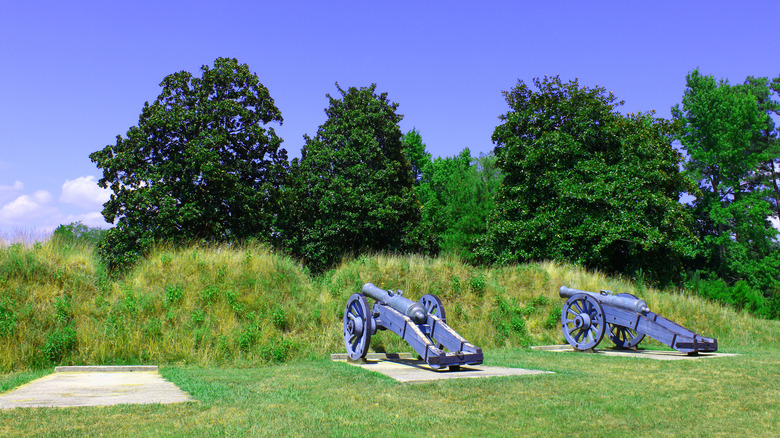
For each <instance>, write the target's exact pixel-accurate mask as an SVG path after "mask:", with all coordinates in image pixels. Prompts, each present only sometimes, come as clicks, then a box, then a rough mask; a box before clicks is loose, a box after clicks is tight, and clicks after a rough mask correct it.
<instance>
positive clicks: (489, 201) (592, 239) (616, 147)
mask: <svg viewBox="0 0 780 438" xmlns="http://www.w3.org/2000/svg"><path fill="white" fill-rule="evenodd" d="M687 79H688V82H687V88H686V90H685V91H684V97H683V102H682V106H677V107H675V108H674V109H673V119H672V120H664V119H661V118H657V117H655V116H654V114H653V113H652V112H650V113H639V114H628V115H623V114H621V113H620V112H619V111H618V107H619V106H620V105H621V104H622V102H621V101H618V100H617V98H616V97H615V96H613V95H612V93H608V92H607V91H606V90H605V89H604V88H599V87H596V88H589V87H582V86H580V85H579V84H578V83H577V81H576V80H574V81H570V82H562V81H561V80H560V79H559V78H558V77H545V78H541V79H534V80H533V82H532V83H530V84H526V83H525V82H523V81H519V82H518V83H517V85H516V86H515V87H514V88H513V89H512V90H510V91H508V92H505V93H504V94H505V97H506V101H507V104H508V106H509V109H508V111H507V112H506V113H505V114H503V115H501V116H500V122H501V123H500V124H499V126H497V127H496V129H495V131H494V133H493V136H492V141H493V143H494V144H495V150H494V152H493V153H491V154H489V155H482V156H479V157H474V156H472V155H471V153H470V151H469V150H468V149H465V150H464V151H462V152H461V153H460V154H458V155H456V156H454V157H446V158H436V159H432V157H431V155H430V154H429V153H428V152H427V150H426V147H425V144H424V143H423V140H422V136H421V134H420V132H418V131H417V130H412V131H410V132H407V133H402V132H401V129H400V127H399V122H400V121H401V119H402V117H403V116H401V115H400V114H398V113H397V107H398V104H397V103H394V102H392V101H390V100H389V99H388V96H387V93H378V92H377V90H376V85H372V86H370V87H363V88H355V87H350V88H346V89H344V88H341V87H340V86H339V85H338V84H337V85H336V88H337V91H338V94H337V95H336V96H331V95H328V98H329V106H328V107H327V108H326V109H325V112H326V115H327V120H326V121H325V122H324V123H323V124H322V125H321V126H320V127H319V128H318V129H317V131H316V133H315V134H314V136H313V137H310V136H308V135H307V136H304V140H305V143H304V145H303V147H302V150H301V157H300V158H299V159H294V160H292V161H289V160H288V157H287V153H286V151H285V150H284V148H282V147H281V143H282V139H281V138H279V137H278V135H277V134H276V132H275V131H274V127H273V126H274V125H275V124H276V123H279V124H281V123H282V122H283V118H282V115H281V113H280V111H279V110H278V108H276V106H275V105H274V101H273V99H272V98H271V96H270V93H269V91H268V90H267V89H266V88H265V87H264V86H263V85H262V84H261V83H260V81H259V79H258V77H257V75H256V74H254V73H252V72H251V71H250V70H249V67H248V66H247V65H246V64H239V63H238V61H237V60H235V59H227V58H219V59H217V60H216V61H215V63H214V66H213V67H210V66H203V67H202V74H201V77H195V76H193V75H192V74H190V73H188V72H184V71H183V72H179V73H175V74H172V75H169V76H167V77H166V78H165V79H164V80H163V82H162V84H161V87H162V88H163V91H162V92H161V94H160V95H159V96H158V98H157V100H156V101H154V102H153V103H151V104H150V103H148V102H147V103H146V104H145V105H144V107H143V110H142V112H141V115H140V119H139V123H138V125H137V126H133V127H131V128H130V129H129V131H128V132H127V134H126V135H125V136H117V141H116V144H113V145H108V146H106V147H105V148H104V149H102V150H99V151H97V152H94V153H93V154H91V155H90V158H91V159H92V160H93V161H94V162H95V163H96V164H97V166H98V167H99V168H100V169H102V170H103V178H101V180H100V182H99V183H100V185H101V186H103V187H105V188H110V189H111V190H112V191H113V194H112V196H111V198H110V200H109V201H108V202H107V203H106V204H105V206H104V210H103V215H104V217H105V219H106V220H107V221H108V222H111V223H115V224H116V226H115V227H114V228H112V229H110V230H107V231H106V232H105V233H104V234H103V235H102V236H101V237H100V239H99V240H98V253H99V255H100V257H101V259H102V260H103V262H104V263H105V264H106V266H107V267H108V269H109V270H112V271H122V270H124V269H127V268H128V267H130V266H132V265H133V264H134V263H135V262H136V261H137V260H138V258H139V257H142V256H143V255H144V254H145V253H146V252H147V251H148V250H149V249H150V248H152V246H153V245H154V244H155V243H158V242H176V243H183V244H187V243H192V242H200V241H207V242H243V241H247V240H255V241H261V242H265V243H267V244H269V245H271V246H272V247H274V248H276V249H278V250H280V251H284V252H286V253H288V254H290V255H292V256H294V257H296V258H297V259H299V260H301V261H302V262H303V263H304V264H305V265H306V266H307V267H308V268H309V269H310V271H312V272H314V273H318V272H322V271H324V270H326V269H328V268H330V267H332V266H334V264H336V263H338V262H339V261H340V260H341V259H342V257H344V256H349V255H353V256H356V255H359V254H362V253H366V252H388V253H421V254H428V255H436V254H439V253H454V254H458V255H459V256H460V257H462V258H463V259H464V260H467V261H468V262H470V263H473V264H496V263H516V262H525V261H534V260H558V261H568V262H573V263H576V264H578V265H581V266H584V267H587V268H590V269H599V270H602V271H605V272H608V273H611V274H619V275H623V276H626V277H629V278H635V279H637V280H640V281H645V282H652V283H656V284H662V285H668V284H674V285H678V286H687V287H689V288H690V289H692V290H695V291H697V292H698V293H700V294H702V295H705V296H708V297H710V298H713V299H717V300H721V301H724V302H728V303H731V304H733V305H735V306H737V307H740V308H746V309H748V310H750V311H752V312H754V313H756V314H759V315H762V316H765V317H772V318H778V317H780V274H779V273H778V272H780V270H779V269H778V268H780V249H779V248H778V242H777V230H776V229H775V228H774V227H773V226H772V225H771V223H770V219H771V217H772V216H777V214H778V204H779V202H778V200H779V199H780V191H779V190H778V170H780V152H779V151H778V149H779V146H778V139H777V130H776V129H775V126H774V123H773V120H772V117H771V115H772V114H777V113H778V111H780V104H778V101H777V100H776V96H777V95H778V94H780V78H777V79H774V80H769V79H768V78H748V79H747V80H746V81H745V84H744V85H734V86H732V85H730V84H728V83H727V82H725V81H720V82H718V81H716V80H715V79H714V78H713V77H711V76H704V75H702V74H700V73H699V72H698V71H693V72H692V73H691V74H689V75H688V78H687ZM676 141H677V142H678V143H675V142H676ZM674 144H679V148H677V149H676V148H675V147H673V145H674ZM682 194H688V195H689V196H690V197H691V199H692V200H693V201H692V202H691V203H690V204H687V205H686V204H682V203H680V202H679V200H680V196H681V195H682ZM61 232H65V233H66V234H67V232H68V230H67V229H64V230H61Z"/></svg>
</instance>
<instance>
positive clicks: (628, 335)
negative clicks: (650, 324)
mask: <svg viewBox="0 0 780 438" xmlns="http://www.w3.org/2000/svg"><path fill="white" fill-rule="evenodd" d="M617 296H619V297H626V298H634V299H637V300H638V299H639V298H637V297H636V296H635V295H634V294H629V293H619V294H617ZM608 327H609V339H610V340H611V341H612V342H614V343H615V346H616V347H618V348H633V347H636V346H637V345H639V343H640V342H642V339H644V338H645V334H644V333H639V332H637V331H636V330H634V329H631V328H628V327H623V326H621V325H613V324H609V325H608Z"/></svg>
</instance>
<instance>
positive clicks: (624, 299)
mask: <svg viewBox="0 0 780 438" xmlns="http://www.w3.org/2000/svg"><path fill="white" fill-rule="evenodd" d="M558 293H559V294H560V295H561V297H562V298H570V297H571V296H572V295H576V294H586V295H590V296H592V297H593V298H595V299H596V301H598V302H600V303H603V304H606V305H609V306H613V307H617V308H619V309H624V310H630V311H632V312H636V313H639V314H640V315H645V314H647V312H649V311H650V308H649V307H647V302H646V301H645V300H640V299H639V298H637V297H635V296H633V295H630V294H619V295H613V294H612V292H611V291H606V290H602V291H601V292H600V293H595V292H588V291H585V290H579V289H572V288H570V287H566V286H561V288H560V289H559V290H558Z"/></svg>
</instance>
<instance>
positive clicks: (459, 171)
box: [417, 148, 501, 260]
mask: <svg viewBox="0 0 780 438" xmlns="http://www.w3.org/2000/svg"><path fill="white" fill-rule="evenodd" d="M500 184H501V174H500V172H498V171H497V169H496V167H495V156H494V155H492V154H491V155H483V156H480V157H478V158H475V157H472V155H471V152H470V151H469V149H468V148H467V149H464V150H463V151H462V152H461V153H460V154H459V155H457V156H454V157H447V158H436V159H435V160H434V161H433V162H429V163H428V164H427V165H426V166H425V167H424V169H423V173H422V179H421V181H420V184H419V186H418V187H417V193H418V197H419V199H420V202H421V203H422V204H423V206H422V220H421V225H422V226H423V228H424V229H426V230H427V232H428V233H430V235H431V237H432V238H433V240H434V241H435V246H434V247H433V251H432V252H439V251H441V252H444V253H454V254H458V255H460V256H461V257H463V258H465V259H467V260H472V259H474V249H475V246H476V245H477V243H478V241H479V240H480V239H481V238H483V237H484V235H485V232H486V229H487V219H488V217H489V216H490V214H491V213H492V211H493V208H494V199H495V194H496V192H497V190H498V187H499V186H500Z"/></svg>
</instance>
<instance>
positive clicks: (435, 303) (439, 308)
mask: <svg viewBox="0 0 780 438" xmlns="http://www.w3.org/2000/svg"><path fill="white" fill-rule="evenodd" d="M419 303H420V304H422V305H423V307H425V312H427V313H429V314H431V315H435V316H437V317H439V319H441V320H442V322H444V323H446V322H447V316H446V315H445V313H444V304H442V302H441V300H440V299H439V297H437V296H436V295H432V294H425V295H423V296H422V297H420V301H419ZM431 340H432V341H433V343H434V344H435V345H436V348H438V349H439V350H441V349H442V347H443V345H442V344H441V342H439V341H437V340H435V339H433V338H431ZM432 368H433V367H432ZM434 369H436V368H434Z"/></svg>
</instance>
